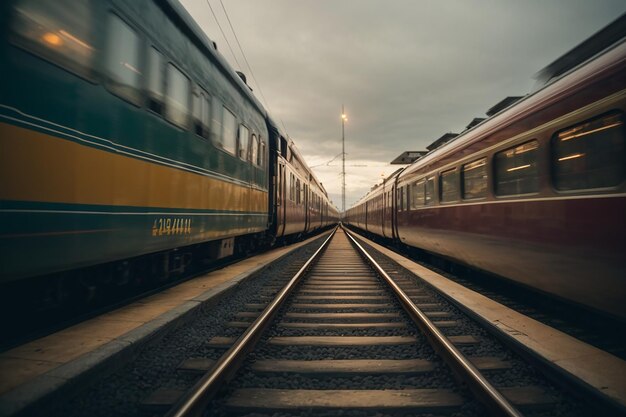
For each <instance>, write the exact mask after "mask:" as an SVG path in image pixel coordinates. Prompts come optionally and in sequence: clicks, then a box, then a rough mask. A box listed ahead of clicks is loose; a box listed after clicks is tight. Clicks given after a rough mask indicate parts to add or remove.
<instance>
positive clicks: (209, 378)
mask: <svg viewBox="0 0 626 417" xmlns="http://www.w3.org/2000/svg"><path fill="white" fill-rule="evenodd" d="M336 231H337V227H335V229H334V230H333V231H332V232H331V233H330V235H329V236H328V238H326V240H325V241H324V243H322V246H320V247H319V249H318V250H317V251H315V253H314V254H313V256H311V257H310V258H309V260H307V261H306V263H305V264H304V265H303V266H302V268H300V270H299V271H298V272H297V273H296V274H295V275H294V276H293V277H292V278H291V279H290V280H289V282H288V283H287V285H285V286H284V287H283V288H282V289H281V290H280V292H279V293H278V295H277V296H276V298H274V299H273V300H272V301H271V302H270V303H269V305H268V306H267V307H265V309H264V310H263V311H262V312H261V314H260V315H259V317H257V319H256V320H254V321H253V322H252V324H251V325H250V326H249V327H248V328H247V329H246V331H245V332H244V333H243V334H242V335H241V336H239V338H238V339H237V340H236V341H235V343H234V344H233V345H232V346H231V347H230V349H228V350H227V351H226V352H225V353H224V354H223V355H222V356H221V357H220V359H219V360H218V361H217V363H216V364H215V365H214V366H213V368H212V369H211V370H210V371H209V372H207V373H206V374H204V375H203V376H202V378H201V379H200V380H199V381H198V382H197V383H196V384H195V385H194V386H193V387H192V388H191V390H189V391H188V392H187V393H186V394H185V395H184V396H183V397H182V398H181V399H180V400H178V401H177V402H176V404H174V406H173V407H172V408H171V409H170V410H169V412H168V413H167V414H166V417H197V416H201V415H203V414H204V411H205V408H206V406H207V405H208V403H209V402H210V401H211V399H212V398H213V396H214V395H215V394H216V393H217V392H218V391H219V389H220V388H222V386H223V383H225V382H226V381H228V379H229V378H231V377H232V376H234V374H235V373H236V372H237V370H238V369H239V367H240V365H241V363H242V362H243V359H244V358H245V356H246V355H247V354H248V353H249V352H250V351H251V350H252V349H253V348H254V346H255V344H256V343H257V342H258V340H259V338H260V337H261V335H262V334H263V332H264V331H265V330H266V329H267V327H268V326H269V324H270V323H271V322H272V320H273V318H274V316H275V315H276V313H277V312H278V310H279V309H280V308H281V307H282V305H283V304H284V302H285V301H286V300H287V297H288V296H289V295H290V293H291V292H292V290H293V289H294V288H295V286H296V285H297V284H298V282H299V281H300V278H302V276H303V275H304V274H305V273H306V271H307V270H308V268H309V267H310V266H311V264H312V263H313V262H314V261H315V260H317V258H319V256H320V255H321V253H322V252H323V251H324V249H326V247H327V246H328V243H329V242H330V240H331V239H332V238H333V236H334V235H335V232H336Z"/></svg>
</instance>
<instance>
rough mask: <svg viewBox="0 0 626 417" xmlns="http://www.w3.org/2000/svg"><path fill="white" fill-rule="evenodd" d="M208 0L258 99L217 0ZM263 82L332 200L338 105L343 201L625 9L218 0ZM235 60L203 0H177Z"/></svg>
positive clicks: (517, 88)
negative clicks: (343, 144) (344, 121)
mask: <svg viewBox="0 0 626 417" xmlns="http://www.w3.org/2000/svg"><path fill="white" fill-rule="evenodd" d="M208 1H210V4H211V6H212V7H213V10H214V11H215V13H216V15H217V18H218V20H219V22H220V25H221V26H222V29H223V30H224V31H225V33H226V36H227V37H228V40H229V42H230V44H231V46H232V47H233V49H234V51H235V54H236V57H237V60H238V61H239V63H240V64H241V65H242V66H243V68H241V70H242V71H243V72H245V73H246V74H248V83H249V84H251V85H252V87H253V88H254V91H255V94H257V97H259V98H260V95H259V94H258V92H259V87H258V85H256V83H255V82H254V80H252V77H251V76H250V75H249V72H250V71H249V70H248V69H247V67H245V63H244V60H243V58H242V57H241V54H240V52H239V50H238V48H237V43H236V41H235V39H234V37H233V35H232V33H231V32H230V27H229V26H228V21H227V19H226V17H225V15H224V12H223V9H222V5H221V4H220V0H208ZM222 1H223V4H224V6H225V8H226V10H227V11H228V15H229V17H230V20H231V22H232V24H233V27H234V28H235V31H236V33H237V37H238V38H239V41H240V42H241V45H242V47H243V49H244V52H245V53H246V57H247V59H248V62H249V63H250V65H251V66H252V70H253V71H254V76H255V78H256V80H257V81H258V82H259V83H260V86H261V89H262V91H263V94H264V96H265V98H266V99H267V103H268V104H269V109H270V111H271V113H272V115H273V116H274V118H275V119H276V120H282V121H283V122H284V124H285V126H286V128H287V132H288V134H289V135H290V136H291V137H292V138H293V139H294V140H295V142H296V144H297V145H298V148H299V149H300V151H301V152H302V154H303V155H304V157H305V159H306V161H307V163H308V164H309V165H310V166H313V167H314V171H315V172H316V174H317V176H318V177H319V178H320V180H321V181H322V182H323V183H324V185H325V187H326V189H327V190H328V192H329V194H330V196H331V198H332V199H333V201H334V202H335V204H336V205H337V206H338V207H339V208H341V207H340V206H341V176H340V172H341V158H338V159H336V160H335V161H334V162H332V163H331V164H330V165H326V162H327V161H329V160H331V159H332V158H333V157H335V156H336V155H338V154H340V153H341V119H340V113H341V105H342V103H343V104H345V107H346V113H347V114H348V118H349V120H348V123H347V124H346V153H347V154H348V155H347V161H346V171H347V172H348V175H347V180H346V182H347V187H346V206H347V207H350V206H351V205H352V203H354V202H355V201H356V200H358V199H359V198H360V197H361V196H363V195H364V194H365V193H366V192H367V191H368V190H369V189H370V187H371V186H372V185H373V184H374V183H376V182H378V181H380V178H381V176H382V175H387V174H389V173H390V172H392V171H394V170H395V169H396V168H398V166H390V165H389V161H391V160H392V159H394V158H395V157H396V156H398V155H399V154H400V153H401V152H403V151H405V150H424V149H425V147H426V145H428V144H430V143H431V142H432V141H434V140H435V139H437V138H438V137H440V136H441V135H442V134H444V133H446V132H460V131H461V130H463V129H464V127H465V126H466V125H467V124H468V123H469V122H470V121H471V119H472V118H474V117H484V112H485V111H486V110H487V109H488V108H489V107H491V106H492V105H494V104H495V103H497V102H498V101H500V100H501V99H503V98H504V97H506V96H509V95H524V94H526V93H528V92H529V91H530V89H531V88H532V86H533V84H534V80H533V79H532V77H533V75H534V74H535V73H536V72H537V71H539V70H540V69H542V68H543V67H545V66H546V65H548V64H549V63H550V62H552V61H553V60H554V59H556V58H558V57H559V56H560V55H562V54H564V53H565V52H567V51H568V50H570V49H571V48H573V47H574V46H576V45H577V44H579V43H580V42H582V41H583V40H585V39H586V38H587V37H589V36H590V35H592V34H593V33H595V32H597V31H598V30H599V29H601V28H602V27H604V26H606V25H607V24H608V23H610V22H611V21H613V20H614V19H616V18H617V17H618V16H619V15H621V14H622V13H624V12H625V11H626V2H624V1H623V0H594V1H588V0H559V1H547V0H523V1H496V0H474V1H462V0H458V1H435V0H433V1H417V0H404V1H400V0H394V1H382V0H381V1H374V0H351V1H347V0H345V1H340V0H302V1H296V0H272V1H259V0H222ZM182 3H183V5H184V6H185V7H186V8H187V9H188V10H189V12H190V13H191V14H192V16H194V18H195V19H196V21H197V22H198V23H199V25H200V26H201V27H202V28H203V29H204V31H205V32H206V33H207V35H208V36H209V37H210V38H211V39H212V40H214V41H215V42H216V43H217V44H218V49H219V50H220V52H221V53H222V54H223V55H224V56H225V57H226V59H227V60H228V61H229V62H230V63H231V64H232V66H233V67H234V68H235V69H240V67H239V65H237V63H236V62H235V60H234V58H233V56H232V54H231V52H230V50H229V48H228V46H227V44H226V42H225V40H224V37H223V36H222V34H221V32H220V29H219V28H218V26H217V24H216V22H215V19H214V17H213V15H212V13H211V10H210V8H209V6H208V5H207V0H182Z"/></svg>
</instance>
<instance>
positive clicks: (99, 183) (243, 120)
mask: <svg viewBox="0 0 626 417" xmlns="http://www.w3.org/2000/svg"><path fill="white" fill-rule="evenodd" d="M0 27H1V29H0V30H1V31H2V34H1V37H2V42H0V73H2V76H3V80H2V83H0V253H1V254H2V255H1V256H2V262H1V265H0V285H2V286H3V291H2V293H3V294H4V295H7V294H9V295H7V296H8V297H10V294H13V292H12V291H11V290H8V289H7V288H8V287H7V286H11V288H13V287H12V286H13V285H18V286H19V285H21V286H22V287H23V288H26V289H28V285H30V282H31V281H32V280H35V279H37V280H46V283H48V282H49V287H50V288H51V289H52V290H51V291H47V293H46V295H45V297H46V298H50V297H52V298H54V297H57V295H54V293H58V294H59V295H58V297H59V298H63V296H64V295H62V294H63V293H65V292H66V291H64V290H62V291H56V288H57V287H59V286H63V285H65V284H64V281H65V279H66V278H67V277H68V275H63V274H64V273H66V272H71V271H88V273H82V274H79V276H78V278H77V279H76V283H79V285H81V286H82V287H84V288H85V289H86V292H90V291H91V289H92V288H94V287H95V286H96V285H95V284H96V281H103V282H106V283H107V285H109V284H112V285H113V286H115V285H117V284H119V285H122V284H124V285H125V284H126V281H128V279H129V276H134V277H136V278H137V279H143V278H141V276H144V275H145V276H147V275H149V274H156V275H160V276H162V277H165V278H167V277H169V276H172V275H177V274H180V273H182V272H183V271H184V270H185V269H186V268H187V267H188V265H190V263H191V262H192V260H193V259H194V258H196V259H202V260H214V259H219V258H222V257H225V256H229V255H231V254H232V253H233V251H235V250H236V249H239V250H247V249H249V248H252V247H254V246H258V245H262V244H266V243H267V242H269V241H272V240H273V239H275V238H276V237H277V234H276V232H277V230H278V229H279V228H280V233H279V234H278V236H286V235H289V234H301V233H304V232H306V231H312V230H316V229H318V227H322V226H326V225H328V222H327V219H328V208H327V207H325V208H324V210H325V211H322V210H318V211H316V214H315V218H314V219H315V222H317V221H318V220H319V225H318V223H315V224H313V223H312V220H313V218H311V217H310V215H309V213H308V212H307V209H308V208H309V203H311V204H312V202H311V200H312V195H313V194H315V195H316V196H315V201H316V202H317V203H318V204H319V205H320V206H321V205H322V204H325V205H327V204H329V202H328V197H327V195H326V194H325V192H322V191H321V190H320V187H319V186H318V185H316V184H317V183H316V182H315V181H313V184H314V189H313V190H312V189H311V188H310V187H311V185H310V183H311V182H312V180H311V178H312V174H311V172H310V170H309V169H308V168H307V167H306V165H305V164H304V162H303V160H302V157H301V156H300V155H299V154H297V152H296V151H295V146H294V145H293V143H289V144H288V146H286V147H285V149H283V148H280V147H279V146H280V140H276V132H274V127H273V123H272V122H271V120H270V119H269V116H268V115H267V112H266V111H265V109H264V108H263V106H262V105H261V104H260V103H259V102H258V101H257V99H256V98H255V97H254V95H253V94H252V92H251V89H250V88H249V87H248V85H247V84H246V83H245V79H242V78H241V77H240V76H238V75H237V74H236V73H235V71H233V70H232V68H231V67H230V66H229V65H228V64H227V62H226V61H225V59H224V58H223V57H222V56H221V54H220V53H219V52H218V51H217V47H216V45H215V44H214V43H213V42H212V41H211V40H209V39H208V38H207V37H206V35H205V34H204V33H203V31H202V30H201V29H200V28H199V27H198V26H197V24H196V23H195V22H194V20H193V19H192V18H191V16H189V14H188V13H187V12H186V10H185V9H184V8H183V7H182V6H181V5H180V4H179V3H178V1H176V0H132V1H131V0H106V1H96V0H58V1H53V2H43V1H37V0H10V1H5V2H2V3H1V4H0ZM270 135H273V136H272V137H270ZM279 136H280V135H279ZM270 139H272V140H270ZM272 146H273V147H272ZM270 147H272V149H271V150H270ZM283 152H284V155H283V154H282V153H283ZM276 158H278V159H281V160H282V163H278V164H277V165H279V167H278V168H277V167H275V162H276V161H275V159H276ZM277 169H278V170H283V174H284V175H285V176H287V178H289V175H295V176H297V178H298V179H299V180H300V181H301V182H300V184H301V186H300V188H299V189H298V188H297V187H295V188H293V190H292V189H291V188H289V189H287V188H284V186H285V182H284V181H283V182H282V183H280V184H278V187H277V186H276V185H275V184H273V183H272V181H273V179H274V176H275V174H276V170H277ZM295 185H297V183H296V184H295ZM281 187H283V188H281ZM278 190H280V192H279V191H278ZM289 192H291V194H287V195H286V194H285V193H289ZM277 193H278V194H277ZM298 195H300V197H297V196H298ZM287 200H289V201H294V204H291V205H288V204H286V202H287ZM275 205H279V207H278V209H277V207H275ZM281 210H283V211H284V213H283V217H282V218H280V219H277V215H278V213H279V212H280V211H281ZM318 212H319V213H320V214H319V215H318V214H317V213H318ZM324 216H325V217H324ZM279 220H280V221H279ZM129 259H133V260H139V261H138V262H134V261H133V262H127V260H129ZM100 265H109V266H112V267H111V268H108V269H107V270H106V271H105V270H104V269H103V268H102V269H99V270H97V271H94V270H87V269H86V268H90V267H98V266H100ZM139 267H141V270H140V271H139V272H138V271H137V270H136V269H137V268H139ZM96 272H97V273H96ZM144 272H145V274H144ZM54 274H57V275H54ZM53 275H54V279H52V278H51V277H52V276H53ZM73 278H75V277H73ZM27 292H28V291H27ZM51 294H52V295H51Z"/></svg>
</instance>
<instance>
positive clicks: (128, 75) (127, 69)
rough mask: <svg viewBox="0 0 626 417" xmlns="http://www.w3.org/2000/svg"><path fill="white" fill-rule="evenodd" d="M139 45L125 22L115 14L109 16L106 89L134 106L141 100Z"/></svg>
mask: <svg viewBox="0 0 626 417" xmlns="http://www.w3.org/2000/svg"><path fill="white" fill-rule="evenodd" d="M140 43H141V40H140V38H139V35H138V34H137V32H135V31H134V30H133V29H132V28H131V27H130V26H129V25H127V24H126V22H124V21H123V20H122V19H120V18H119V17H118V16H117V15H115V14H111V15H110V16H109V26H108V28H107V48H106V55H105V63H106V70H107V75H108V81H109V83H108V88H109V89H110V90H111V91H112V92H113V93H115V94H117V95H118V96H120V97H122V98H125V99H126V100H128V101H130V102H132V103H134V104H139V103H140V98H141V97H140V95H139V89H140V86H141V76H142V73H141V71H140V70H139V46H140Z"/></svg>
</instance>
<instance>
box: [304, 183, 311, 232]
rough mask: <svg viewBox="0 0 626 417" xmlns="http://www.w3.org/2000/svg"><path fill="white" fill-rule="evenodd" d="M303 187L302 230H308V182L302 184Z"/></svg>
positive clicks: (309, 209)
mask: <svg viewBox="0 0 626 417" xmlns="http://www.w3.org/2000/svg"><path fill="white" fill-rule="evenodd" d="M303 188H304V231H305V232H308V231H309V227H311V208H310V207H309V184H306V183H305V184H303Z"/></svg>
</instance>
